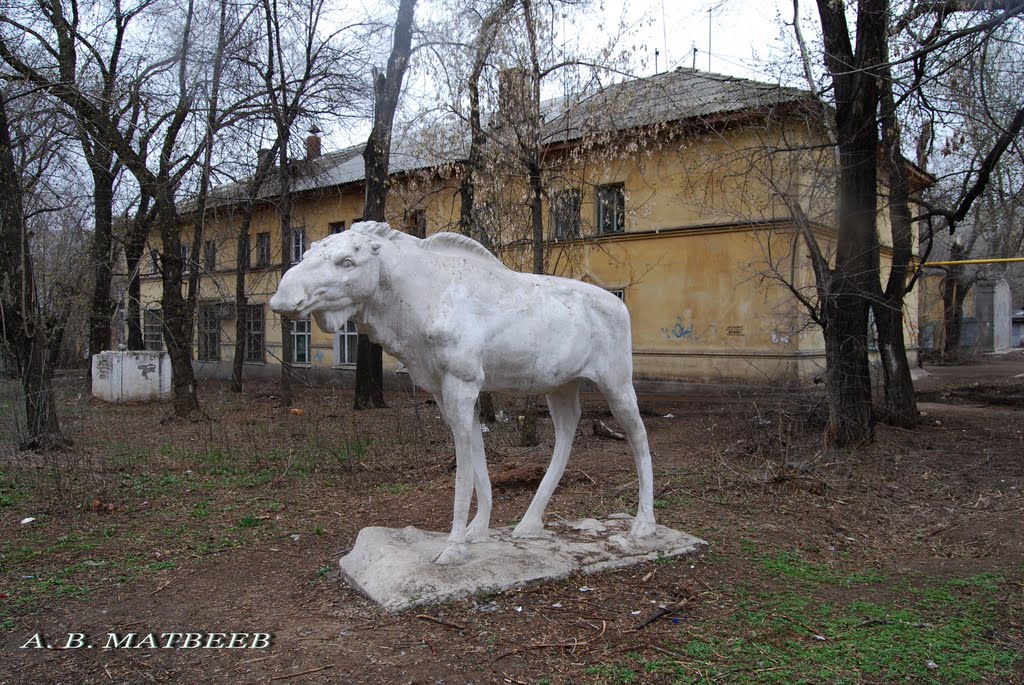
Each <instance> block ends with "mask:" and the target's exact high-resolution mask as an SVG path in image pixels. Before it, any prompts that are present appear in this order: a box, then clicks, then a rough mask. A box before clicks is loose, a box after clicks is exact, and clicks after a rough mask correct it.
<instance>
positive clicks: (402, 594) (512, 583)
mask: <svg viewBox="0 0 1024 685" xmlns="http://www.w3.org/2000/svg"><path fill="white" fill-rule="evenodd" d="M632 523H633V518H632V517H631V516H629V515H627V514H613V515H612V516H610V517H609V518H607V519H604V520H597V519H583V520H582V521H572V522H551V523H548V524H547V527H546V529H545V536H544V537H542V538H537V539H532V540H516V539H513V537H512V528H511V527H509V528H496V529H491V534H490V538H489V539H488V540H487V541H484V542H475V543H470V544H467V545H466V549H467V557H466V560H465V561H464V562H463V563H461V564H458V565H450V566H442V565H439V564H435V563H433V562H434V559H436V558H437V556H438V555H439V554H440V553H441V552H442V551H444V549H445V548H446V547H447V546H448V535H447V533H430V532H427V531H422V530H419V529H417V528H413V527H411V526H410V527H408V528H402V529H397V528H380V527H370V528H363V529H362V530H361V531H359V535H358V536H357V537H356V543H355V546H354V547H353V548H352V551H351V552H349V553H348V554H347V555H345V556H344V557H342V559H341V562H340V564H341V573H342V576H343V577H344V578H345V580H346V581H347V582H348V583H349V585H351V586H352V587H353V588H355V589H356V590H358V591H359V592H361V593H362V594H364V595H366V596H367V597H369V598H370V599H372V600H373V601H375V602H377V603H378V604H379V605H380V606H381V607H382V608H383V609H385V610H386V611H402V610H405V609H409V608H411V607H415V606H419V605H422V604H437V603H440V602H446V601H451V600H455V599H460V598H462V597H468V596H470V595H473V594H475V593H477V592H499V591H501V590H507V589H510V588H515V587H520V586H523V585H526V584H528V583H533V582H539V581H546V580H557V579H559V578H565V577H566V576H568V575H570V574H572V573H597V572H599V571H605V570H608V569H615V568H623V567H625V566H632V565H634V564H639V563H641V562H644V561H650V560H653V559H657V558H667V557H668V558H670V557H678V556H684V555H689V554H697V553H698V552H700V551H701V550H702V549H703V548H704V547H706V546H707V543H706V542H705V541H703V540H700V539H698V538H695V537H693V536H692V535H687V534H686V533H681V532H679V531H676V530H672V529H671V528H666V527H665V526H658V528H657V532H656V533H655V534H654V535H652V536H650V537H646V538H643V539H641V540H634V539H632V538H630V537H629V536H628V533H629V528H630V526H631V525H632Z"/></svg>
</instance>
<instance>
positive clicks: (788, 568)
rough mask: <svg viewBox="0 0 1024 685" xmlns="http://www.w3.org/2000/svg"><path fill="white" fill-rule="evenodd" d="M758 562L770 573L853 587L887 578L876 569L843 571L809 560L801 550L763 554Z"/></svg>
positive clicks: (807, 580)
mask: <svg viewBox="0 0 1024 685" xmlns="http://www.w3.org/2000/svg"><path fill="white" fill-rule="evenodd" d="M757 563H758V565H759V566H760V567H761V568H762V569H764V570H765V571H766V572H767V573H768V575H771V576H774V577H776V578H786V579H790V580H799V581H803V582H806V583H820V584H823V585H839V586H842V587H851V586H854V585H870V584H874V583H881V582H884V581H885V580H886V577H885V574H883V573H882V572H881V571H878V570H876V569H864V570H861V571H856V572H854V573H841V572H840V571H838V570H836V569H833V568H830V567H829V566H826V565H825V564H819V563H816V562H813V561H809V560H807V559H806V558H805V557H804V556H803V555H802V554H801V553H800V552H795V551H789V550H778V551H775V552H772V553H771V554H762V555H761V556H759V557H757Z"/></svg>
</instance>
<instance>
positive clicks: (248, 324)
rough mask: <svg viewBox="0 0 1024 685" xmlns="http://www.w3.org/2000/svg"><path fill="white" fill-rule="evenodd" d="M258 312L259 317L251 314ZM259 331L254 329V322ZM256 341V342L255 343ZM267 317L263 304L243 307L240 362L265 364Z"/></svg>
mask: <svg viewBox="0 0 1024 685" xmlns="http://www.w3.org/2000/svg"><path fill="white" fill-rule="evenodd" d="M255 311H259V316H258V317H255V316H253V312H255ZM257 321H258V322H259V329H258V330H257V329H256V325H255V324H256V322H257ZM257 341H258V342H257ZM266 345H267V315H266V309H265V308H264V306H263V304H262V303H260V304H247V305H245V344H244V345H243V349H242V362H243V363H246V364H265V363H266V361H267V347H266Z"/></svg>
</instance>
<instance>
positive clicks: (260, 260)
mask: <svg viewBox="0 0 1024 685" xmlns="http://www.w3.org/2000/svg"><path fill="white" fill-rule="evenodd" d="M509 90H512V91H514V90H515V89H508V88H506V91H509ZM542 111H543V113H544V115H545V119H544V126H543V132H542V134H543V141H544V149H543V153H544V160H543V161H544V164H545V171H544V186H545V187H544V202H545V210H544V222H545V226H544V231H545V270H546V272H548V273H555V274H559V275H565V276H569V277H573V278H579V279H583V280H586V281H589V282H592V283H594V284H596V285H598V286H600V287H602V288H605V289H607V290H610V291H612V292H613V293H615V294H616V295H617V296H619V297H621V298H622V299H623V301H624V302H625V304H626V306H627V307H628V309H629V311H630V314H631V317H632V335H633V349H634V352H633V354H634V369H635V374H636V376H637V378H638V379H649V380H659V381H660V380H670V381H671V380H705V381H707V380H716V381H717V380H735V381H742V382H748V383H750V382H753V383H773V384H795V383H801V382H805V381H807V380H808V379H810V378H811V377H813V376H815V375H817V374H818V373H820V371H821V370H822V368H823V364H824V355H825V353H824V343H823V339H822V336H821V332H820V330H819V329H818V328H817V327H815V326H813V325H812V324H811V323H810V321H809V319H808V317H807V315H806V313H805V312H804V311H803V310H802V309H801V306H800V305H799V303H798V301H797V298H796V297H795V296H794V293H808V294H811V293H813V291H814V282H813V274H812V273H811V269H810V263H809V261H808V259H807V257H806V249H805V248H804V246H803V245H802V243H801V240H800V238H799V236H798V235H797V233H796V230H795V228H794V223H793V218H792V217H793V212H792V211H791V208H792V207H793V206H794V205H795V204H796V203H798V204H799V205H800V207H801V208H802V210H803V212H804V213H805V214H806V215H807V216H808V217H809V219H810V222H811V228H812V230H813V232H814V233H815V235H817V236H818V239H819V241H821V243H822V245H823V247H824V248H825V249H826V251H828V250H829V249H830V247H831V246H832V245H834V237H835V229H834V226H835V220H834V217H835V199H834V198H835V194H834V192H833V191H832V189H833V188H834V164H835V158H834V156H833V154H832V151H831V148H830V146H829V145H828V142H827V135H826V131H825V130H824V127H823V121H824V117H825V113H824V112H822V111H821V109H820V105H818V104H817V103H816V102H815V101H814V100H813V99H812V98H810V97H809V95H808V94H807V93H805V92H803V91H800V90H796V89H790V88H782V87H779V86H777V85H773V84H765V83H757V82H753V81H749V80H745V79H738V78H732V77H728V76H722V75H718V74H710V73H702V72H698V71H694V70H690V69H677V70H675V71H671V72H668V73H663V74H658V75H656V76H652V77H649V78H643V79H636V80H630V81H626V82H623V83H620V84H617V85H613V86H610V87H608V88H606V89H604V90H602V91H599V92H596V93H592V94H583V95H579V96H574V97H571V98H569V97H567V98H560V99H558V100H556V101H552V102H548V103H544V104H543V107H542ZM495 121H496V120H492V123H491V124H490V125H491V126H492V127H496V126H498V124H497V123H495ZM499 133H500V131H499ZM319 148H320V141H319V138H318V137H317V136H315V135H314V136H311V137H310V140H309V141H308V154H307V158H306V159H305V160H303V161H300V162H298V163H296V166H295V172H296V181H295V189H296V196H295V200H294V208H293V229H292V233H291V236H290V237H289V239H288V241H286V243H285V249H286V250H287V252H288V254H289V258H290V259H292V260H293V261H298V260H300V259H302V254H303V252H304V251H305V249H307V248H308V246H309V245H310V243H312V242H313V241H315V240H318V239H320V238H323V237H325V236H326V235H328V234H330V233H334V232H338V231H343V230H345V229H347V228H348V227H350V226H351V225H352V224H353V223H354V222H356V221H359V220H360V218H361V213H362V206H363V185H362V181H363V164H362V157H361V152H362V149H361V146H360V147H353V148H349V149H346V150H340V151H336V152H329V153H326V154H322V155H321V154H319ZM434 148H435V149H431V144H430V143H429V141H426V142H425V141H423V140H420V141H419V142H417V143H414V142H412V141H403V142H402V144H401V145H399V146H398V147H397V149H396V151H395V152H394V153H393V155H392V192H391V195H390V196H389V199H388V208H387V212H388V218H389V223H391V225H392V226H394V227H396V228H399V229H402V230H405V231H407V232H409V233H411V234H413V235H418V236H425V235H428V234H430V233H434V232H436V231H445V230H447V231H453V230H458V220H459V211H460V194H459V185H460V181H461V180H462V178H461V174H462V171H463V169H464V166H463V163H464V162H465V150H464V149H463V148H464V145H461V144H460V143H459V142H458V141H457V142H456V143H455V144H451V143H447V144H436V145H434ZM908 168H909V169H910V171H911V181H912V184H913V186H914V188H915V190H917V189H920V188H921V187H923V186H925V185H926V184H928V183H929V182H930V177H928V176H927V175H926V174H924V173H923V172H920V171H919V170H917V169H916V168H914V167H912V166H910V165H908ZM501 174H506V175H505V176H501ZM478 177H479V178H478V182H479V183H480V189H479V192H478V198H477V203H478V204H479V206H480V208H481V211H480V213H479V216H480V217H484V218H481V219H480V220H479V221H478V224H479V225H477V226H475V227H474V229H473V237H478V238H483V239H484V240H486V241H488V242H489V243H490V246H491V247H492V248H493V249H494V250H495V251H496V252H497V253H498V255H499V257H501V258H502V259H503V260H504V261H505V262H506V263H507V264H509V265H510V266H511V267H513V268H518V269H529V259H528V255H529V253H530V250H529V245H530V241H529V237H528V236H529V233H528V227H529V215H528V214H527V213H524V211H523V203H524V201H525V200H524V198H525V197H526V191H527V190H528V189H527V187H526V180H525V178H524V174H522V173H517V172H515V170H511V171H510V170H508V168H504V169H502V168H497V167H496V166H495V167H491V168H485V169H483V170H482V171H481V172H480V174H478ZM275 186H276V181H272V182H271V183H270V184H269V185H268V187H265V188H263V189H262V191H261V193H260V199H259V202H258V209H257V211H256V214H255V216H254V218H253V222H252V227H251V229H250V231H249V233H248V235H247V236H246V237H245V240H244V242H243V244H244V246H245V247H244V250H243V253H242V254H241V255H239V254H237V250H236V245H237V244H238V236H237V234H238V227H239V225H240V202H241V201H242V200H243V199H244V195H243V194H242V193H243V190H244V188H243V186H241V185H233V186H228V187H224V188H221V189H219V190H218V191H217V192H216V193H215V195H214V197H213V199H212V201H211V202H210V205H209V209H208V211H207V223H206V229H205V233H204V240H205V243H204V249H203V253H202V254H201V255H192V257H193V259H192V263H193V265H194V268H199V269H202V279H201V295H200V303H199V308H198V317H197V326H196V329H197V337H196V341H195V345H194V350H195V355H196V366H197V370H198V371H199V372H200V373H202V374H210V375H215V376H221V377H227V376H228V375H229V374H230V367H231V359H232V354H233V341H234V330H235V328H234V321H233V318H234V305H233V301H234V292H235V275H234V273H235V267H236V263H237V260H239V259H241V260H242V261H243V263H244V264H245V269H246V282H247V284H246V290H247V293H248V305H247V307H248V309H247V313H248V320H249V325H248V327H247V333H246V346H245V363H246V367H245V368H246V374H247V376H248V377H256V376H261V375H266V376H268V377H276V376H277V374H278V370H277V364H278V360H279V358H280V355H281V340H280V334H279V330H280V328H279V322H278V319H277V316H276V315H275V314H274V313H273V312H271V311H270V310H269V308H268V307H267V306H266V302H267V300H269V298H270V295H271V294H273V292H274V291H275V289H276V286H277V282H278V278H279V264H280V256H281V249H282V241H281V236H280V234H279V230H278V226H279V223H278V218H277V213H276V209H275V203H274V198H275V194H276V190H277V189H276V187H275ZM880 207H882V210H881V211H880V212H879V232H880V234H881V238H882V243H883V248H882V259H883V262H884V261H885V260H886V259H888V258H889V256H890V255H891V250H890V249H889V248H888V247H887V246H888V245H890V244H891V241H890V239H889V237H888V236H889V229H888V223H887V222H888V218H887V212H886V211H885V210H884V198H883V201H882V202H880ZM190 230H191V229H190V224H189V225H188V226H186V227H185V228H184V229H183V237H184V238H186V242H188V238H189V231H190ZM517 231H518V232H517ZM155 242H156V241H154V243H155ZM154 246H155V245H154ZM153 268H154V269H155V266H154V267H153ZM152 273H154V274H155V270H154V271H152ZM780 279H781V280H780ZM782 280H784V281H786V283H788V285H783V283H782V282H781V281H782ZM160 287H161V285H160V281H159V279H158V278H156V277H150V278H148V279H147V280H146V281H145V283H144V284H143V299H144V301H145V309H146V313H145V317H146V319H145V321H144V323H145V325H146V332H147V341H151V342H152V344H154V345H158V344H159V335H158V333H159V311H158V308H159V295H160ZM916 298H917V296H916V293H912V294H911V295H910V296H909V297H908V300H907V303H906V311H907V316H908V322H916V321H917V299H916ZM495 306H500V303H495ZM915 332H916V328H915V327H914V326H913V325H910V324H909V323H908V328H907V336H908V346H909V348H910V350H911V351H912V352H913V351H915V350H916V347H917V338H916V334H915ZM291 335H292V336H293V342H294V343H295V344H294V346H293V347H294V354H293V358H292V359H290V360H289V361H290V362H292V363H293V364H295V365H297V366H299V367H305V368H306V369H307V371H306V373H308V374H309V375H310V377H311V378H314V379H316V380H319V381H325V382H345V381H346V379H347V378H349V377H350V376H349V374H350V373H351V370H352V369H353V368H354V364H355V354H356V347H355V342H354V341H355V336H356V332H355V329H354V327H353V326H352V325H351V324H349V326H348V327H347V328H346V329H345V330H342V331H339V332H338V333H336V334H334V335H329V334H326V333H323V332H321V331H319V330H318V329H317V328H316V326H315V325H314V324H313V322H312V321H309V320H306V321H297V322H295V324H294V328H293V332H292V334H291ZM148 344H149V343H148V342H147V345H148ZM386 365H387V367H388V368H391V369H395V368H396V367H397V363H396V362H395V360H386Z"/></svg>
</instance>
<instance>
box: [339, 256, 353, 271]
mask: <svg viewBox="0 0 1024 685" xmlns="http://www.w3.org/2000/svg"><path fill="white" fill-rule="evenodd" d="M355 265H356V263H355V262H353V261H352V260H351V259H349V258H348V257H345V259H343V260H341V268H343V269H351V268H352V267H353V266H355Z"/></svg>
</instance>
